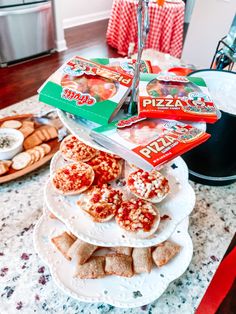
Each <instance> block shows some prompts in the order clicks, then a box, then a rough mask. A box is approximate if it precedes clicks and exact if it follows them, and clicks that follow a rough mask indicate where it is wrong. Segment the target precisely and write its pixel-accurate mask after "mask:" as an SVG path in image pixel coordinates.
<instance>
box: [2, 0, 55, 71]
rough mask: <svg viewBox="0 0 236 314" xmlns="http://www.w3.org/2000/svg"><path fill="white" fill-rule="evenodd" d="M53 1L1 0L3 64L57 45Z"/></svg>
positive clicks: (48, 50)
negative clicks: (55, 42)
mask: <svg viewBox="0 0 236 314" xmlns="http://www.w3.org/2000/svg"><path fill="white" fill-rule="evenodd" d="M54 47H55V44H54V28H53V17H52V4H51V1H42V0H41V1H40V0H0V65H1V66H5V65H7V64H9V63H12V62H15V61H19V60H24V59H27V58H30V57H32V56H38V55H40V54H43V53H45V52H50V51H52V50H53V49H54Z"/></svg>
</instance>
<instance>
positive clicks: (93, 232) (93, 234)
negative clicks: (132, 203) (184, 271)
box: [45, 153, 195, 247]
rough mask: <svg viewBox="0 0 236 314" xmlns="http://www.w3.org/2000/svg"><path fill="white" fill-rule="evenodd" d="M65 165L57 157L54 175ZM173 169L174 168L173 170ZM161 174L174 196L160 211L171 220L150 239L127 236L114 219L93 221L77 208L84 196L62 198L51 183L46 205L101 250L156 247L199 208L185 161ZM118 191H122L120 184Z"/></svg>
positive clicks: (161, 223) (125, 191)
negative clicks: (106, 247)
mask: <svg viewBox="0 0 236 314" xmlns="http://www.w3.org/2000/svg"><path fill="white" fill-rule="evenodd" d="M64 163H65V162H64V159H63V158H62V157H61V155H60V153H57V154H56V155H55V156H54V157H53V160H52V162H51V171H52V172H54V171H55V169H57V168H58V167H61V166H62V165H63V164H64ZM171 165H172V166H173V165H174V166H173V168H172V167H171ZM161 172H162V173H163V174H164V175H165V176H166V177H167V178H168V180H169V184H170V193H169V195H168V196H167V197H166V198H165V199H164V201H162V202H161V203H159V204H158V209H159V211H160V214H161V216H163V215H168V216H169V217H171V219H165V220H161V222H160V225H159V227H158V230H157V231H156V232H155V234H154V235H153V236H152V237H150V238H147V239H136V238H133V237H131V236H129V235H127V234H125V233H124V232H123V230H122V229H121V228H120V227H119V226H118V225H117V224H116V222H115V220H114V219H113V220H112V221H109V222H105V223H96V222H94V221H92V219H91V218H90V216H88V215H87V214H86V213H85V212H84V211H83V210H81V209H79V207H78V206H77V205H76V202H77V201H78V200H79V198H80V195H75V196H63V195H60V194H58V193H56V192H55V190H54V188H53V186H52V184H51V182H50V180H49V181H48V183H47V185H46V187H45V201H46V205H47V207H48V209H49V210H50V211H51V212H52V213H53V214H54V215H56V216H57V217H58V218H59V219H60V220H61V221H63V222H64V223H65V225H66V226H67V228H68V229H69V230H70V231H71V232H72V233H74V234H75V235H76V236H77V237H78V238H80V239H82V240H84V241H85V242H89V243H92V244H95V245H100V246H131V247H147V246H153V245H156V244H158V243H161V242H163V241H165V240H166V239H168V238H169V237H170V235H171V234H172V233H173V232H174V230H175V228H176V226H177V225H178V224H179V223H180V222H181V221H182V220H183V219H184V218H185V217H187V216H188V215H189V214H190V213H191V211H192V210H193V207H194V204H195V193H194V191H193V189H192V187H191V186H190V185H189V182H188V169H187V166H186V164H185V162H184V161H183V159H182V158H180V157H178V158H176V159H175V160H174V161H172V162H171V163H169V164H167V165H166V166H165V167H164V168H163V169H162V170H161ZM114 187H116V188H119V189H121V187H118V186H117V185H116V184H114ZM122 192H123V193H124V197H125V198H126V199H129V198H130V197H131V193H130V192H128V191H127V190H126V189H125V190H124V188H122Z"/></svg>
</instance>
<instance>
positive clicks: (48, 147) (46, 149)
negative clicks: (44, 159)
mask: <svg viewBox="0 0 236 314" xmlns="http://www.w3.org/2000/svg"><path fill="white" fill-rule="evenodd" d="M40 146H41V147H42V148H43V149H44V152H45V155H47V154H49V153H50V151H51V146H50V145H48V144H46V143H43V144H41V145H40Z"/></svg>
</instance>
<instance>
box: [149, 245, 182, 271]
mask: <svg viewBox="0 0 236 314" xmlns="http://www.w3.org/2000/svg"><path fill="white" fill-rule="evenodd" d="M179 251H180V246H179V245H178V244H175V243H173V242H171V241H165V242H163V243H160V244H158V245H157V247H156V248H155V250H154V251H153V252H152V258H153V261H154V263H155V264H156V265H157V267H161V266H163V265H165V264H167V263H168V262H169V261H170V260H171V259H172V258H173V257H175V255H176V254H178V253H179Z"/></svg>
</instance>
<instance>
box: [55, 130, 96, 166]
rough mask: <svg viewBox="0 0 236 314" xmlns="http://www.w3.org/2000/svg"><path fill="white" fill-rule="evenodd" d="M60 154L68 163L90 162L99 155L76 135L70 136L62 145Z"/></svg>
mask: <svg viewBox="0 0 236 314" xmlns="http://www.w3.org/2000/svg"><path fill="white" fill-rule="evenodd" d="M60 152H61V154H62V156H63V157H64V159H65V160H68V161H75V162H77V161H83V162H86V161H89V160H90V159H92V158H93V157H95V155H96V154H97V150H96V149H94V148H92V147H90V146H88V145H86V144H84V143H83V142H81V141H80V140H78V139H77V138H76V137H75V136H74V135H68V136H67V137H65V138H64V140H63V141H62V142H61V145H60Z"/></svg>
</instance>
